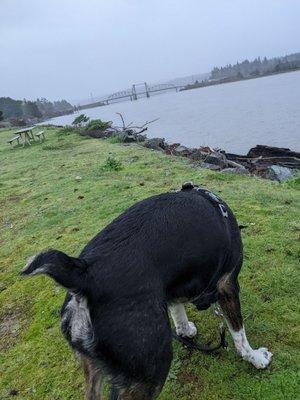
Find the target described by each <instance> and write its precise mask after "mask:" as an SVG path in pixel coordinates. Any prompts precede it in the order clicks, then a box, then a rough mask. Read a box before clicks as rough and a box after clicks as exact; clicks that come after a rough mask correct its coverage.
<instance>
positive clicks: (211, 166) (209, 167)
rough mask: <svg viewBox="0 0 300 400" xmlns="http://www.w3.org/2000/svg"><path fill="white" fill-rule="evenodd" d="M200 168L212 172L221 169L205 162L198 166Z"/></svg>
mask: <svg viewBox="0 0 300 400" xmlns="http://www.w3.org/2000/svg"><path fill="white" fill-rule="evenodd" d="M199 166H200V167H201V168H206V169H211V170H212V171H220V169H221V167H220V166H219V165H216V164H209V163H207V162H203V163H201V164H200V165H199Z"/></svg>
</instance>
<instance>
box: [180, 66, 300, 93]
mask: <svg viewBox="0 0 300 400" xmlns="http://www.w3.org/2000/svg"><path fill="white" fill-rule="evenodd" d="M295 71H300V67H295V68H291V69H288V70H286V71H277V72H269V73H264V74H260V75H254V76H246V77H244V76H240V75H236V76H233V77H228V78H223V79H219V80H205V81H201V82H197V83H193V84H189V85H186V86H185V87H184V88H182V89H180V92H182V91H185V90H191V89H199V88H203V87H208V86H216V85H223V84H224V83H233V82H240V81H248V80H250V79H257V78H265V77H266V76H273V75H280V74H287V73H289V72H295Z"/></svg>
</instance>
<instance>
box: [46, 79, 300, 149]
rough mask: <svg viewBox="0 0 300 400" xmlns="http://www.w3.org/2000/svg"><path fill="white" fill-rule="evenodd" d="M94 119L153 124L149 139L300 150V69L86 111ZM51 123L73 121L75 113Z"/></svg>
mask: <svg viewBox="0 0 300 400" xmlns="http://www.w3.org/2000/svg"><path fill="white" fill-rule="evenodd" d="M82 112H83V113H85V114H86V115H88V116H89V117H90V118H93V119H94V118H100V119H103V120H110V121H113V122H114V124H117V125H120V124H121V123H120V118H119V116H118V115H116V112H121V113H122V114H123V116H124V118H125V120H126V122H127V123H129V122H131V121H133V122H134V125H142V124H143V123H144V122H145V121H150V120H153V119H155V118H159V120H158V121H156V122H154V123H153V124H151V125H150V126H149V130H148V133H147V135H148V137H164V138H165V139H166V140H167V141H168V142H170V143H174V142H179V143H181V144H184V145H186V146H189V147H197V146H202V145H209V146H212V147H219V148H222V149H224V150H226V151H228V152H235V153H240V154H246V153H247V152H248V150H249V149H250V148H251V147H253V146H255V145H256V144H266V145H271V146H278V147H289V148H290V149H292V150H297V151H299V150H300V71H297V72H290V73H285V74H280V75H273V76H268V77H264V78H259V79H252V80H247V81H240V82H234V83H228V84H223V85H217V86H211V87H206V88H200V89H194V90H188V91H183V92H177V93H176V92H169V93H166V94H163V95H156V96H152V97H150V98H142V99H139V100H138V101H132V102H131V101H127V102H122V103H115V104H111V105H108V106H104V107H97V108H92V109H88V110H83V111H82ZM76 115H78V114H74V115H66V116H62V117H58V118H53V119H52V120H50V121H49V122H51V123H56V124H62V125H65V124H70V123H71V122H72V121H73V119H74V118H75V116H76Z"/></svg>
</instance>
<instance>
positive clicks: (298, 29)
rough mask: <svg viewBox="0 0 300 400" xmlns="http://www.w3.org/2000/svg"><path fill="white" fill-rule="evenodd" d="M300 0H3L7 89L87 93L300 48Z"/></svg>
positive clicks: (0, 76) (2, 84)
mask: <svg viewBox="0 0 300 400" xmlns="http://www.w3.org/2000/svg"><path fill="white" fill-rule="evenodd" d="M299 21H300V0H214V1H210V0H184V1H183V0H172V1H171V0H0V97H1V96H10V97H13V98H21V99H22V98H28V99H35V98H37V97H47V98H49V99H51V100H53V99H60V98H66V99H67V100H80V99H85V98H88V97H89V95H90V93H91V92H92V93H93V94H94V96H98V95H101V94H106V93H112V92H114V91H117V90H120V89H125V88H127V87H130V86H131V85H132V84H133V83H138V82H144V81H147V82H157V81H161V80H164V79H166V80H168V79H172V78H176V77H180V76H185V75H191V74H196V73H201V72H208V71H210V70H211V68H212V67H213V66H222V65H224V64H227V63H235V62H236V61H237V60H239V61H241V60H243V59H245V58H249V59H252V58H255V57H257V56H264V55H266V56H267V57H272V56H277V55H285V54H288V53H292V52H297V51H300V22H299Z"/></svg>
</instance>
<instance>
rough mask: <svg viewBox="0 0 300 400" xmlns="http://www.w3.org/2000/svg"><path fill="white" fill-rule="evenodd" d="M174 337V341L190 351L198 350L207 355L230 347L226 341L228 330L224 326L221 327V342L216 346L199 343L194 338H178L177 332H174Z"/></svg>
mask: <svg viewBox="0 0 300 400" xmlns="http://www.w3.org/2000/svg"><path fill="white" fill-rule="evenodd" d="M172 335H173V338H174V339H176V340H177V341H178V342H179V343H181V344H183V345H184V346H185V347H187V348H188V349H189V350H198V351H201V352H202V353H205V354H211V353H214V352H215V351H217V350H219V349H221V348H222V349H227V347H228V343H227V340H226V329H225V326H224V324H221V325H220V341H219V343H218V344H217V345H216V346H210V345H209V344H207V345H206V344H200V343H197V342H196V341H195V339H193V338H188V337H183V336H178V335H177V333H176V332H175V331H172Z"/></svg>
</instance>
